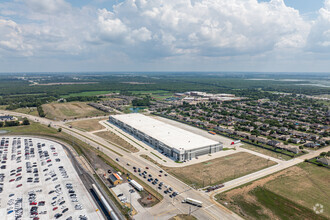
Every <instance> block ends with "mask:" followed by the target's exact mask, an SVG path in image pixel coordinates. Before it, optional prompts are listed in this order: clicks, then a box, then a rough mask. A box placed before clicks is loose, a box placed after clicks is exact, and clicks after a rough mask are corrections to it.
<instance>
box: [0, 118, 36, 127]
mask: <svg viewBox="0 0 330 220" xmlns="http://www.w3.org/2000/svg"><path fill="white" fill-rule="evenodd" d="M29 124H30V121H29V119H27V118H24V119H23V121H22V125H29ZM19 125H21V123H20V122H19V121H18V120H16V121H5V122H3V121H0V128H1V127H14V126H19Z"/></svg>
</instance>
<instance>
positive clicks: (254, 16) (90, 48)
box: [0, 0, 330, 72]
mask: <svg viewBox="0 0 330 220" xmlns="http://www.w3.org/2000/svg"><path fill="white" fill-rule="evenodd" d="M33 71H38V72H43V71H47V72H58V71H64V72H70V71H85V72H86V71H271V72H277V71H279V72H290V71H293V72H330V0H10V1H9V0H1V1H0V72H33Z"/></svg>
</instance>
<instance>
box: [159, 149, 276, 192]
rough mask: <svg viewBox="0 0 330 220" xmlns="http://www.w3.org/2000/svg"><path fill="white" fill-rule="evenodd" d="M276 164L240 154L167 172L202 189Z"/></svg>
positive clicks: (248, 154) (172, 168) (171, 169)
mask: <svg viewBox="0 0 330 220" xmlns="http://www.w3.org/2000/svg"><path fill="white" fill-rule="evenodd" d="M275 164H276V163H275V162H273V161H270V160H267V159H264V158H262V157H258V156H255V155H253V154H250V153H246V152H239V153H234V154H231V155H228V156H225V157H220V158H217V159H213V160H209V161H206V162H203V163H199V164H194V165H190V166H186V167H166V168H165V170H166V171H167V172H169V173H171V174H173V175H175V176H176V177H177V178H179V179H181V180H183V181H184V182H186V183H187V184H189V185H193V186H196V187H197V188H200V187H205V186H207V185H215V184H219V183H223V182H226V181H229V180H232V179H235V178H238V177H240V176H244V175H247V174H249V173H253V172H255V171H258V170H261V169H264V168H266V167H269V166H273V165H275Z"/></svg>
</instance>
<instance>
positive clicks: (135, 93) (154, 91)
mask: <svg viewBox="0 0 330 220" xmlns="http://www.w3.org/2000/svg"><path fill="white" fill-rule="evenodd" d="M130 92H132V93H133V94H134V95H151V94H163V93H168V91H166V90H150V91H130Z"/></svg>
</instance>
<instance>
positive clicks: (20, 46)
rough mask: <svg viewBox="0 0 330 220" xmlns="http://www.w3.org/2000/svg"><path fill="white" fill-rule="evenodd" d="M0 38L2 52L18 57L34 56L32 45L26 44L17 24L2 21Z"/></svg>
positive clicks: (0, 21)
mask: <svg viewBox="0 0 330 220" xmlns="http://www.w3.org/2000/svg"><path fill="white" fill-rule="evenodd" d="M0 36H1V37H0V51H6V52H7V53H10V54H16V55H18V56H22V55H23V56H28V55H32V49H33V48H32V45H30V44H28V43H26V42H24V38H23V36H22V30H21V28H20V27H19V25H18V24H17V23H16V22H14V21H12V20H5V19H0ZM0 56H1V53H0Z"/></svg>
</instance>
